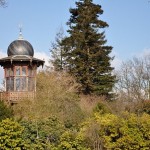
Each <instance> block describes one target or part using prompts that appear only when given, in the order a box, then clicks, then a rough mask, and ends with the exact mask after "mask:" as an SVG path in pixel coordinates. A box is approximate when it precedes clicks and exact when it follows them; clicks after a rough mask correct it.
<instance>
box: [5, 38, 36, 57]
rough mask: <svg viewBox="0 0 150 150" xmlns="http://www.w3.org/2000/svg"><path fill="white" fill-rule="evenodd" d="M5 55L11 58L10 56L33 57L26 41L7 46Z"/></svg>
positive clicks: (32, 52)
mask: <svg viewBox="0 0 150 150" xmlns="http://www.w3.org/2000/svg"><path fill="white" fill-rule="evenodd" d="M7 54H8V56H12V55H28V56H33V55H34V50H33V47H32V45H31V44H30V43H29V42H28V41H26V40H15V41H13V42H12V43H11V44H10V45H9V46H8V50H7Z"/></svg>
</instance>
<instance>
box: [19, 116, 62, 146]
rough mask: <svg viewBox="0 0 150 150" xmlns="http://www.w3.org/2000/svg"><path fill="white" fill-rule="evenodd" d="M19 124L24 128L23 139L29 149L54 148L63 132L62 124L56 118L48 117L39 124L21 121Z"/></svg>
mask: <svg viewBox="0 0 150 150" xmlns="http://www.w3.org/2000/svg"><path fill="white" fill-rule="evenodd" d="M21 124H22V126H24V127H25V130H24V132H23V138H24V139H25V140H26V141H27V142H28V144H29V145H30V148H31V149H47V148H52V147H55V146H56V145H58V142H59V138H60V136H61V134H62V133H63V132H64V126H63V124H62V123H61V122H60V121H59V120H58V119H57V118H56V117H50V118H48V119H46V120H42V121H40V122H31V121H22V122H21Z"/></svg>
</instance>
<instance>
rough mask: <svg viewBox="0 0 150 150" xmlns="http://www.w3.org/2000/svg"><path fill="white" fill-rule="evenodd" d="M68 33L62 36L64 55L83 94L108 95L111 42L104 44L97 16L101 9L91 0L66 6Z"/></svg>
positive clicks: (112, 81)
mask: <svg viewBox="0 0 150 150" xmlns="http://www.w3.org/2000/svg"><path fill="white" fill-rule="evenodd" d="M70 13H71V16H70V19H69V21H68V22H67V25H68V26H69V30H68V33H69V36H68V37H66V38H65V39H64V40H63V45H64V51H65V53H64V57H65V60H66V62H67V68H68V71H69V72H70V73H71V74H72V75H74V76H75V77H76V80H77V82H79V83H80V84H81V85H82V89H81V90H82V92H83V93H84V94H91V93H95V94H98V95H105V96H108V95H109V93H110V92H111V90H112V87H113V85H114V80H115V76H113V75H112V70H113V68H112V67H111V64H110V63H111V60H112V59H113V58H111V57H110V56H109V54H110V53H111V51H112V47H111V46H106V42H107V40H106V39H105V32H104V30H103V29H104V28H106V27H108V24H107V23H106V22H105V21H102V20H100V15H102V14H103V10H102V8H101V6H100V5H98V4H94V3H93V2H92V0H79V1H78V2H76V8H71V9H70Z"/></svg>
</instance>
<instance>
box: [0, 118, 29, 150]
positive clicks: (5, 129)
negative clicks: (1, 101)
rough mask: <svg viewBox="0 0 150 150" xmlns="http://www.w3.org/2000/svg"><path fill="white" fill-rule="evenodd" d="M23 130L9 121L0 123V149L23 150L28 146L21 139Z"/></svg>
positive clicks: (17, 124) (15, 123)
mask: <svg viewBox="0 0 150 150" xmlns="http://www.w3.org/2000/svg"><path fill="white" fill-rule="evenodd" d="M23 130H24V128H23V127H22V126H21V125H20V124H19V123H17V122H15V121H12V120H11V119H5V120H2V121H1V122H0V148H1V149H2V150H8V149H14V150H25V149H28V145H27V144H26V143H25V141H24V139H23V138H22V133H23Z"/></svg>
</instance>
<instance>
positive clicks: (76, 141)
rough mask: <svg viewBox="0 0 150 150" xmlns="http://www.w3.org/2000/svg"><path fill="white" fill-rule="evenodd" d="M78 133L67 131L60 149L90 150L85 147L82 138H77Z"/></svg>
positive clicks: (61, 141) (59, 146) (61, 140)
mask: <svg viewBox="0 0 150 150" xmlns="http://www.w3.org/2000/svg"><path fill="white" fill-rule="evenodd" d="M76 134H77V133H74V132H71V131H66V132H65V133H64V134H63V135H62V136H61V139H60V144H59V145H58V149H60V150H90V148H87V147H85V145H84V142H83V139H82V137H80V136H77V135H76Z"/></svg>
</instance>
